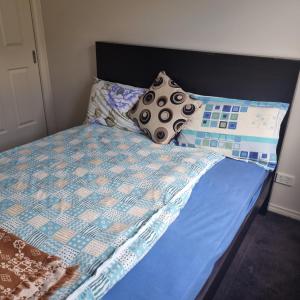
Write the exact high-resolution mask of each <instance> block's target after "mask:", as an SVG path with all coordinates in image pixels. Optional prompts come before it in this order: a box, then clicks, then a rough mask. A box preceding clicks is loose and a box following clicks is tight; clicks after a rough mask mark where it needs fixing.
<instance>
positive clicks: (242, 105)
mask: <svg viewBox="0 0 300 300" xmlns="http://www.w3.org/2000/svg"><path fill="white" fill-rule="evenodd" d="M191 97H192V98H194V99H197V100H199V101H201V103H202V104H203V105H202V106H201V108H200V110H198V111H197V112H196V114H197V116H194V118H193V119H192V120H191V122H189V123H188V124H187V125H186V126H185V127H184V129H183V130H182V131H181V133H180V134H179V136H178V139H177V142H178V144H179V145H180V146H188V147H201V148H207V149H209V150H213V151H216V152H218V153H221V154H223V155H225V156H227V157H231V158H234V159H239V160H244V161H247V162H248V161H251V162H255V163H256V164H258V165H261V166H263V167H264V168H265V169H268V170H273V169H274V168H275V167H276V164H277V155H276V148H277V143H278V140H279V131H280V125H281V122H282V120H283V118H284V116H285V114H286V112H287V109H288V106H289V105H288V104H287V103H281V102H260V101H249V100H238V99H229V98H219V97H210V96H201V95H194V94H191Z"/></svg>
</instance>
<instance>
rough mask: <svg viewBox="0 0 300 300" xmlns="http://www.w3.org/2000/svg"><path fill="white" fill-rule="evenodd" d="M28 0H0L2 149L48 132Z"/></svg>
mask: <svg viewBox="0 0 300 300" xmlns="http://www.w3.org/2000/svg"><path fill="white" fill-rule="evenodd" d="M33 51H35V41H34V33H33V26H32V18H31V10H30V3H29V0H0V151H3V150H6V149H8V148H11V147H14V146H17V145H21V144H24V143H28V142H31V141H33V140H35V139H38V138H41V137H43V136H45V135H46V133H47V130H46V121H45V113H44V106H43V98H42V91H41V83H40V77H39V69H38V64H37V62H36V61H35V60H34V57H33V56H34V55H33V54H34V53H35V52H33Z"/></svg>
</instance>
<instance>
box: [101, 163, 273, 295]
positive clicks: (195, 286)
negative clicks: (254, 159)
mask: <svg viewBox="0 0 300 300" xmlns="http://www.w3.org/2000/svg"><path fill="white" fill-rule="evenodd" d="M267 174H268V172H267V171H265V170H264V169H263V168H261V167H258V166H257V165H255V164H251V163H245V162H241V161H236V160H232V159H229V158H226V159H224V160H223V161H221V162H219V163H218V164H217V165H216V166H215V167H213V168H212V169H211V170H210V171H208V172H207V173H206V174H205V175H204V176H203V177H202V178H201V179H200V181H199V182H198V184H197V185H196V186H195V188H194V190H193V192H192V195H191V197H190V199H189V201H188V203H187V204H186V206H185V208H184V209H183V210H182V212H181V214H180V215H179V217H178V218H177V219H176V221H175V222H174V223H173V224H172V225H171V226H170V227H169V229H168V230H167V232H166V233H165V234H164V235H163V236H162V237H161V239H160V240H159V241H158V242H157V243H156V244H155V245H154V247H153V248H152V249H151V250H150V252H149V253H148V254H147V255H146V257H145V258H144V259H143V260H142V261H141V262H140V263H138V264H137V265H136V266H135V267H134V268H133V269H132V270H131V271H130V272H129V273H128V274H127V275H126V276H125V277H124V278H123V279H122V280H121V281H119V282H118V283H117V284H116V285H115V286H114V287H113V288H112V290H110V291H109V292H108V293H107V294H106V296H105V297H104V299H105V300H118V299H123V300H126V299H132V300H133V299H134V300H140V299H141V300H146V299H147V300H150V299H151V300H152V299H155V300H168V299H180V300H185V299H194V298H195V297H196V295H197V294H198V292H199V290H200V289H201V287H202V286H203V285H204V283H205V282H206V280H207V278H208V277H209V275H210V273H211V271H212V269H213V267H214V264H215V262H216V261H217V260H218V259H219V258H220V257H221V256H222V254H223V253H224V252H225V250H226V249H227V248H228V246H229V244H230V242H231V241H232V240H233V238H234V236H235V234H236V232H237V231H238V229H239V227H240V225H241V223H242V222H243V220H244V219H245V217H246V215H247V213H248V212H249V210H250V209H251V207H252V206H253V204H254V203H255V201H256V200H257V197H258V195H259V192H260V190H261V187H262V184H263V181H264V179H265V178H266V176H267Z"/></svg>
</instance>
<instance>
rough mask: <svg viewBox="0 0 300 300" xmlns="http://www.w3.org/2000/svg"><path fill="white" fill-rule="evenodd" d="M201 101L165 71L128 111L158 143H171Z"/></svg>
mask: <svg viewBox="0 0 300 300" xmlns="http://www.w3.org/2000/svg"><path fill="white" fill-rule="evenodd" d="M200 105H201V103H200V102H199V101H195V100H192V99H190V97H189V95H188V94H187V93H185V92H184V91H183V90H182V89H181V88H180V87H179V86H178V85H177V84H176V83H175V82H174V81H173V80H172V79H170V78H169V77H168V76H167V75H166V73H165V72H164V71H162V72H160V73H159V74H158V76H157V78H156V79H155V81H154V82H153V84H152V86H151V87H150V88H149V90H148V91H147V92H146V93H145V94H144V95H143V96H142V97H141V98H140V100H139V101H138V102H137V103H136V104H135V105H134V106H133V108H132V109H131V110H130V111H129V113H128V114H129V116H130V117H131V118H132V120H133V121H134V122H135V123H136V124H137V125H138V126H139V127H140V128H141V130H142V131H143V132H144V133H145V134H146V135H147V136H148V137H150V138H151V139H152V140H153V141H154V142H155V143H158V144H168V143H169V142H170V141H171V139H172V138H173V137H174V136H175V135H176V134H177V133H178V132H180V130H181V129H182V126H183V125H184V124H185V123H186V122H187V120H189V119H191V117H192V115H193V114H194V113H195V112H196V110H197V109H198V108H199V107H200Z"/></svg>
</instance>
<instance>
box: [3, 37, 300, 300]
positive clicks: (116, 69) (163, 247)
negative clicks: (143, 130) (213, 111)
mask: <svg viewBox="0 0 300 300" xmlns="http://www.w3.org/2000/svg"><path fill="white" fill-rule="evenodd" d="M96 56H97V75H98V77H99V78H101V79H103V80H109V81H113V82H119V83H123V84H130V85H134V86H139V87H148V86H149V85H150V83H151V80H152V79H153V77H154V75H155V74H156V72H157V71H158V70H168V72H169V73H170V74H172V77H173V79H174V80H175V81H177V82H180V83H181V85H183V86H184V87H185V88H186V89H187V90H189V91H190V92H193V93H199V94H204V95H205V94H206V95H214V96H220V97H221V96H222V97H232V98H240V99H254V100H255V101H273V102H274V101H279V102H285V103H288V104H290V105H291V104H292V100H293V93H294V89H295V86H296V82H297V78H298V73H299V65H300V64H299V61H292V60H284V59H272V58H262V57H250V56H239V55H228V54H216V53H206V52H198V51H187V50H174V49H163V48H155V47H146V46H133V45H124V44H114V43H105V42H96ZM288 114H289V111H288V113H287V115H286V117H285V119H284V121H283V123H282V126H281V131H280V138H279V143H278V147H277V154H278V156H279V155H280V150H281V145H282V141H283V138H284V133H285V130H286V124H287V120H288ZM168 147H169V148H168ZM184 149H185V148H183V147H179V146H175V145H170V146H163V148H159V146H156V145H155V144H153V143H152V142H151V141H148V140H147V138H146V137H145V136H143V135H142V134H139V133H129V132H125V131H122V130H120V129H117V128H106V127H105V126H101V125H83V126H80V127H77V128H74V129H70V130H68V131H65V132H62V133H59V134H56V135H54V136H51V137H47V138H45V139H42V140H40V141H37V142H34V143H32V144H30V145H25V146H21V147H19V148H15V149H12V150H10V151H7V152H4V153H1V154H0V188H1V190H0V207H1V214H0V217H1V220H0V222H1V223H0V227H1V228H3V229H5V230H6V231H8V232H11V233H14V234H16V235H17V236H19V237H20V238H22V239H24V240H25V241H27V242H28V243H31V244H32V245H33V246H35V247H37V248H39V249H41V250H43V251H47V252H48V253H50V254H54V255H58V256H60V257H62V258H63V260H64V262H65V263H66V264H67V265H69V264H70V265H74V264H79V266H80V268H79V272H80V271H81V273H80V275H79V277H77V278H76V280H75V282H73V283H72V284H71V285H70V286H69V287H66V288H63V289H60V290H58V291H57V293H55V294H54V295H53V299H61V298H65V297H67V296H68V297H69V299H99V298H100V297H103V299H111V300H116V299H145V300H146V299H194V298H197V299H212V297H213V294H214V292H215V290H216V288H217V286H218V283H219V282H220V280H221V279H222V277H223V276H224V274H225V272H226V269H227V268H228V266H229V264H230V262H231V260H232V258H233V257H234V254H235V252H236V250H237V249H238V246H239V244H240V243H241V241H242V240H243V238H244V236H245V235H246V232H247V229H248V228H249V226H250V224H251V222H252V220H253V218H254V217H255V215H256V214H257V213H258V211H261V212H262V213H265V212H266V209H267V206H268V201H269V196H270V191H271V187H272V182H273V179H274V174H275V172H274V171H273V172H270V171H266V170H265V169H263V168H261V167H259V166H257V165H255V164H252V163H246V162H243V161H237V160H233V159H230V158H222V157H220V156H218V155H216V154H210V153H209V152H201V151H200V150H197V149H187V148H186V150H184ZM101 151H104V152H103V153H101ZM135 154H136V156H135ZM197 157H198V158H199V159H202V160H203V161H204V162H205V163H203V164H200V163H198V162H196V161H197ZM154 160H157V162H155V161H154ZM157 165H159V166H157ZM149 166H150V167H149ZM148 167H149V170H148V169H147V168H148ZM183 169H184V170H185V171H184V173H182V175H181V176H182V178H180V172H182V170H183ZM103 170H105V173H103V172H104V171H103ZM108 171H109V172H108ZM170 171H172V172H174V174H172V175H174V176H173V177H172V176H168V172H170ZM176 172H177V173H176ZM108 173H109V174H108ZM143 176H144V177H143ZM147 176H148V177H149V178H150V177H153V176H156V177H155V178H154V179H153V178H152V179H151V180H150V179H149V178H148V177H147ZM187 177H189V178H190V181H191V182H192V181H193V184H192V185H191V184H190V183H189V180H188V179H187ZM143 178H146V179H147V180H146V181H145V183H143ZM178 178H180V179H181V181H182V182H185V181H186V184H185V185H186V186H190V187H193V189H192V190H190V191H189V190H187V189H186V186H185V185H184V184H183V183H182V182H181V183H180V180H178ZM199 178H200V180H199ZM197 179H198V180H199V181H198V180H197ZM173 180H175V181H176V180H177V181H178V183H177V181H176V185H174V184H173V182H172V181H173ZM148 185H149V186H148ZM153 186H155V187H156V190H155V192H153V190H151V193H150V196H149V191H150V190H147V189H150V188H152V189H153ZM157 190H158V191H160V192H161V193H162V192H163V193H164V194H163V195H161V198H160V199H158V198H157V196H156V195H157V194H156V192H157ZM179 194H180V195H179ZM145 195H147V196H146V198H147V197H149V199H150V200H149V199H148V200H149V201H153V199H154V200H157V202H155V205H157V207H156V206H155V205H154V207H155V208H153V207H151V205H150V204H149V203H150V202H149V201H148V202H147V201H146V200H145V201H142V202H141V203H142V204H141V203H138V204H136V203H137V199H140V198H143V197H145ZM174 195H177V196H178V197H177V198H176V197H175V196H174ZM143 199H144V198H143ZM158 200H160V201H158ZM173 200H174V201H173ZM34 201H35V202H34ZM172 201H173V203H172ZM153 203H154V202H153ZM170 203H171V204H172V206H170V205H169V204H170ZM136 205H137V206H136ZM112 207H116V210H115V211H114V210H113V208H112ZM116 212H118V213H120V214H118V213H116ZM127 212H129V214H127ZM113 221H114V223H112V222H113ZM116 221H118V222H116ZM110 222H111V223H110ZM129 224H131V225H132V226H131V227H129ZM126 226H127V227H126ZM128 228H129V229H128ZM127 229H128V230H127ZM126 238H127V240H126ZM124 245H125V246H124ZM99 270H100V271H99Z"/></svg>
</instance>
